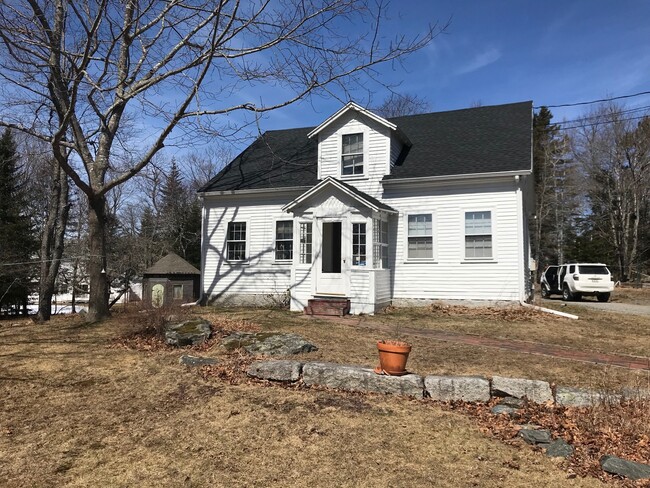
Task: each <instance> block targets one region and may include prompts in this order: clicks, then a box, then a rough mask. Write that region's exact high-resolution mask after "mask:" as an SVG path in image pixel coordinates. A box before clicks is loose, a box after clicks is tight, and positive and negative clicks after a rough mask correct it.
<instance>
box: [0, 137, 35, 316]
mask: <svg viewBox="0 0 650 488" xmlns="http://www.w3.org/2000/svg"><path fill="white" fill-rule="evenodd" d="M22 181H23V175H22V172H21V166H20V165H19V163H18V155H17V153H16V144H15V142H14V139H13V136H12V134H11V132H10V131H9V130H5V132H4V133H3V134H2V137H0V311H12V312H14V313H17V312H18V311H19V310H21V309H22V311H23V313H27V296H28V295H29V292H30V290H31V288H32V287H33V277H34V266H33V265H32V264H29V263H30V262H31V261H32V260H33V258H34V253H35V251H36V248H37V245H36V239H35V236H34V232H33V229H32V224H31V219H30V217H29V214H28V212H27V195H25V186H24V184H23V182H22Z"/></svg>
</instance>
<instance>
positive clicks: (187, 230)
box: [160, 160, 201, 267]
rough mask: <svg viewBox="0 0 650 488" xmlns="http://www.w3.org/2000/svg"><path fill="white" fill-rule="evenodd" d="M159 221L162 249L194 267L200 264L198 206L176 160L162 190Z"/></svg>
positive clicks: (199, 217)
mask: <svg viewBox="0 0 650 488" xmlns="http://www.w3.org/2000/svg"><path fill="white" fill-rule="evenodd" d="M161 193H162V205H161V210H160V222H161V229H162V236H161V237H162V241H163V247H164V249H165V251H166V252H169V251H172V252H175V253H176V254H178V255H179V256H181V257H182V258H184V259H186V260H187V261H188V262H190V263H191V264H193V265H194V266H197V267H198V266H199V264H200V261H201V205H200V202H199V201H198V198H197V197H196V196H195V195H194V194H192V192H191V190H190V188H189V187H188V186H187V185H185V183H184V182H183V177H182V175H181V171H180V168H179V167H178V164H177V163H176V161H175V160H172V165H171V168H170V170H169V173H168V175H167V176H166V178H165V183H164V185H163V188H162V191H161Z"/></svg>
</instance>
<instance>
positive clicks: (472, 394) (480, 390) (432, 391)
mask: <svg viewBox="0 0 650 488" xmlns="http://www.w3.org/2000/svg"><path fill="white" fill-rule="evenodd" d="M424 387H425V389H426V390H427V393H428V394H429V396H430V397H431V399H433V400H438V401H442V402H452V401H458V400H460V401H464V402H488V401H490V382H489V381H488V380H486V379H485V378H482V377H480V376H426V377H425V378H424Z"/></svg>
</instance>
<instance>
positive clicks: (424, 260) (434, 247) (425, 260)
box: [402, 210, 438, 264]
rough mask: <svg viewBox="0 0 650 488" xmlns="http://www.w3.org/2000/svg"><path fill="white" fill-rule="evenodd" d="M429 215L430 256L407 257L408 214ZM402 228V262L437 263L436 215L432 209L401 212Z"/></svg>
mask: <svg viewBox="0 0 650 488" xmlns="http://www.w3.org/2000/svg"><path fill="white" fill-rule="evenodd" d="M423 214H428V215H431V254H432V256H431V257H430V258H409V216H410V215H423ZM402 228H403V229H404V239H403V241H402V245H403V249H404V256H403V259H402V261H403V262H404V264H413V263H434V264H435V263H437V262H438V216H437V214H436V212H435V211H434V210H409V211H408V212H406V213H404V214H403V222H402Z"/></svg>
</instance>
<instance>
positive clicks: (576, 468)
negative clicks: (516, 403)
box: [446, 400, 650, 487]
mask: <svg viewBox="0 0 650 488" xmlns="http://www.w3.org/2000/svg"><path fill="white" fill-rule="evenodd" d="M494 404H495V401H492V402H491V403H490V404H464V403H454V404H449V405H447V406H446V407H447V408H450V409H453V410H456V411H460V412H462V413H464V414H466V415H469V416H470V417H473V418H474V419H476V420H477V422H478V424H479V428H480V430H481V432H483V433H486V434H489V435H492V436H494V437H497V438H498V439H500V440H502V441H503V442H505V443H506V444H520V442H521V441H519V440H518V439H517V433H518V431H519V430H520V429H521V427H522V425H524V424H536V425H539V426H541V427H542V428H544V429H548V430H550V431H551V433H552V436H553V437H554V438H562V439H564V440H565V441H567V442H569V443H570V444H572V445H573V446H574V448H575V453H574V455H573V456H572V457H571V458H569V459H568V460H566V461H563V462H562V465H563V466H564V468H565V469H567V471H568V473H569V474H568V477H569V476H571V477H575V475H576V474H577V475H578V476H583V477H584V476H592V477H595V478H598V479H600V480H602V481H606V482H615V483H618V484H619V485H621V486H630V487H637V486H650V483H648V481H647V480H645V481H638V482H634V481H631V480H622V479H619V478H618V477H616V476H613V475H610V474H607V473H605V472H604V471H603V470H602V469H601V467H600V464H599V462H598V461H599V459H600V458H601V457H602V456H603V455H605V454H613V455H616V456H619V457H622V458H625V459H630V460H633V461H638V462H642V463H647V462H648V461H650V400H635V401H623V402H619V403H618V404H611V403H609V404H602V405H596V406H594V407H589V408H567V407H559V406H553V405H537V404H533V403H526V404H525V405H524V407H523V408H521V409H519V410H518V411H517V414H516V416H514V417H510V416H508V415H494V414H492V413H491V408H492V407H493V406H494ZM644 483H645V484H644Z"/></svg>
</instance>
